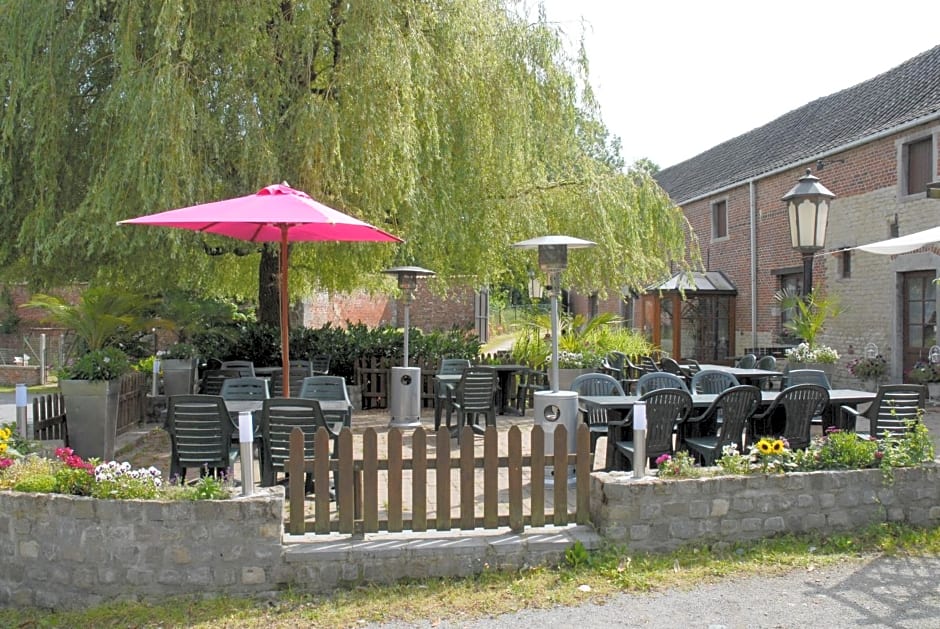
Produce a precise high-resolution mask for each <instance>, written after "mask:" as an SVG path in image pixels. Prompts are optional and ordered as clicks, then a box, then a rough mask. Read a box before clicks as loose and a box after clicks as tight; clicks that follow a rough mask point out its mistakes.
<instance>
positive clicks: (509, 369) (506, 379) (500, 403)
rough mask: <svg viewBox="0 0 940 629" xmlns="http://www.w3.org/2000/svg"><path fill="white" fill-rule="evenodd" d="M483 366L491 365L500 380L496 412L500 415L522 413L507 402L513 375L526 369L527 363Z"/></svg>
mask: <svg viewBox="0 0 940 629" xmlns="http://www.w3.org/2000/svg"><path fill="white" fill-rule="evenodd" d="M481 366H482V367H491V368H492V369H494V370H495V371H496V377H497V378H498V380H499V389H498V390H497V391H496V412H497V413H499V414H500V415H505V414H506V413H512V414H513V415H519V414H520V413H519V412H518V411H517V410H516V409H515V407H512V406H508V405H507V402H508V400H509V388H510V387H509V385H510V382H511V380H512V377H513V376H514V375H515V374H517V373H519V372H520V371H525V370H526V369H527V367H526V366H525V365H481Z"/></svg>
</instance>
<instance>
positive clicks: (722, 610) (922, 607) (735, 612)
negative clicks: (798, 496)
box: [363, 557, 940, 629]
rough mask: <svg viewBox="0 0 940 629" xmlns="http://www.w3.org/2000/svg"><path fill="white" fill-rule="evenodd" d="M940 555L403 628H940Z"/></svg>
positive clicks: (864, 562) (392, 626)
mask: <svg viewBox="0 0 940 629" xmlns="http://www.w3.org/2000/svg"><path fill="white" fill-rule="evenodd" d="M937 575H940V557H915V558H909V557H901V558H894V557H876V558H869V559H865V560H860V561H858V562H846V563H844V564H841V565H839V566H835V567H827V568H820V569H816V570H806V569H801V570H796V571H793V572H790V573H788V574H785V575H782V576H774V577H764V576H754V577H747V578H727V579H723V580H721V581H720V582H718V583H714V584H706V585H701V586H699V587H696V588H694V589H690V590H666V591H663V592H656V593H651V594H619V595H616V596H614V597H612V598H611V599H610V600H609V601H607V602H606V603H604V604H601V605H597V604H593V603H592V604H585V605H580V606H577V607H557V608H552V609H546V610H527V611H522V612H517V613H514V614H505V615H502V616H496V617H492V618H486V619H482V620H474V621H461V620H449V619H431V620H427V621H424V622H421V623H418V624H415V623H408V624H403V623H391V624H382V625H363V626H369V627H382V628H387V629H397V628H404V627H435V628H437V629H445V628H449V627H461V628H465V629H471V628H488V627H500V628H505V627H520V628H522V627H525V628H529V627H543V628H547V627H566V628H568V627H578V628H579V629H588V628H591V627H598V628H604V629H609V628H610V627H657V628H669V629H671V628H674V627H676V628H677V627H688V628H690V629H694V628H702V629H723V628H727V629H738V628H768V629H769V628H799V627H833V628H835V627H892V628H905V629H908V628H911V629H913V628H921V627H923V628H931V629H936V628H937V627H940V584H938V580H937Z"/></svg>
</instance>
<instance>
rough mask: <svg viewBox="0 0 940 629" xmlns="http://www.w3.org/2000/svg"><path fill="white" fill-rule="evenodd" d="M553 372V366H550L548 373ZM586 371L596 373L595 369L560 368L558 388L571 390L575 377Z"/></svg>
mask: <svg viewBox="0 0 940 629" xmlns="http://www.w3.org/2000/svg"><path fill="white" fill-rule="evenodd" d="M551 372H552V371H551V367H549V368H548V373H549V374H551ZM586 373H594V370H593V369H559V370H558V388H559V389H560V390H561V391H570V390H571V383H572V382H574V379H575V378H577V377H578V376H581V375H584V374H586Z"/></svg>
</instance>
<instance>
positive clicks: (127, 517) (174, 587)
mask: <svg viewBox="0 0 940 629" xmlns="http://www.w3.org/2000/svg"><path fill="white" fill-rule="evenodd" d="M283 513H284V490H283V488H280V487H278V488H274V489H269V490H260V491H259V492H258V493H256V494H255V495H254V496H251V497H248V498H243V499H237V500H225V501H193V502H190V501H173V502H161V501H136V500H95V499H93V498H81V497H75V496H63V495H56V494H24V493H18V492H0V540H2V543H0V564H2V565H3V570H0V605H13V606H37V607H41V608H53V609H62V608H74V607H86V606H90V605H95V604H98V603H101V602H104V601H113V600H122V599H132V600H147V599H159V598H162V597H166V596H172V595H186V594H192V593H193V592H199V591H201V592H206V593H209V592H214V593H218V594H226V593H227V594H254V593H262V592H269V591H273V590H275V589H276V585H275V576H276V575H275V572H276V567H277V566H278V565H279V563H280V561H281V552H282V546H281V535H282V532H283V530H284V525H283V521H282V520H283Z"/></svg>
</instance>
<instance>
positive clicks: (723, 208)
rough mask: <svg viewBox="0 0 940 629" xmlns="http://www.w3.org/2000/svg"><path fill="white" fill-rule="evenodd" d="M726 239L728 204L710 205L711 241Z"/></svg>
mask: <svg viewBox="0 0 940 629" xmlns="http://www.w3.org/2000/svg"><path fill="white" fill-rule="evenodd" d="M727 237H728V202H727V201H716V202H714V203H712V240H717V239H719V238H727Z"/></svg>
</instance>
